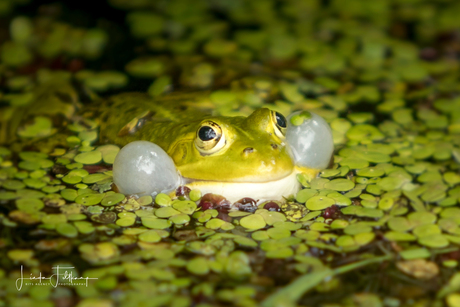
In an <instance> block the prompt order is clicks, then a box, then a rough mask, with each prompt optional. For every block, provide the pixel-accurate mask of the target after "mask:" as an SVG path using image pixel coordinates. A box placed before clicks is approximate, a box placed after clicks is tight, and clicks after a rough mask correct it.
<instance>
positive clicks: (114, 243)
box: [0, 0, 460, 307]
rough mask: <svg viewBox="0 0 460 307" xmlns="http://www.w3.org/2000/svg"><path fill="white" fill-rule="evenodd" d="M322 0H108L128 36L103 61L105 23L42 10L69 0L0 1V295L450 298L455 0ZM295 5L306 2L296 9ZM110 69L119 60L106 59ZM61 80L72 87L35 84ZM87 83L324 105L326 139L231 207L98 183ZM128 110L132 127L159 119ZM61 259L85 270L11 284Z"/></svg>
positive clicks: (108, 148)
mask: <svg viewBox="0 0 460 307" xmlns="http://www.w3.org/2000/svg"><path fill="white" fill-rule="evenodd" d="M326 2H327V3H321V4H320V5H318V3H315V1H313V2H312V3H307V4H305V3H300V2H299V3H298V2H296V1H286V2H283V3H277V4H276V5H274V4H273V3H272V1H266V2H264V3H259V2H257V3H249V2H247V3H246V2H244V1H236V2H235V3H232V4H228V5H227V4H222V3H219V4H216V3H213V4H212V5H211V4H210V3H208V2H207V1H199V2H196V1H195V2H193V3H189V1H187V0H180V1H176V0H174V1H172V2H171V3H169V2H168V3H166V4H162V5H158V4H152V3H150V4H148V5H145V3H143V2H142V1H140V2H139V1H138V2H136V1H134V2H133V1H131V2H127V1H119V0H117V1H109V4H110V6H114V7H116V8H117V9H119V10H118V11H117V12H118V13H119V14H120V16H122V15H123V14H124V13H123V11H127V12H126V25H125V26H123V25H122V22H121V23H117V31H115V32H117V33H120V35H121V36H120V37H123V36H126V37H127V36H129V35H130V33H131V35H133V36H134V37H136V50H135V52H132V51H133V49H132V48H133V47H132V44H130V43H126V44H124V45H125V46H124V48H127V49H129V48H131V49H132V50H131V51H129V52H124V50H121V49H123V48H121V46H120V48H118V47H116V48H111V49H110V50H119V49H120V52H119V56H118V55H117V59H118V58H119V59H118V60H117V63H118V61H119V62H120V63H118V64H116V65H115V66H116V67H110V64H107V63H109V62H110V61H112V60H110V59H111V58H112V57H111V56H109V55H108V54H107V55H104V56H106V57H105V58H104V59H102V61H100V60H99V59H97V58H98V56H100V55H101V54H102V51H103V50H104V47H105V46H106V45H107V44H108V43H110V44H109V45H108V46H111V47H113V46H115V45H116V40H117V39H119V37H118V36H117V35H118V34H113V33H112V32H110V31H112V30H109V29H110V24H111V21H108V20H105V19H104V18H102V19H101V22H100V23H98V25H101V26H103V28H104V29H105V30H102V28H93V29H85V28H76V27H75V26H74V25H71V24H70V23H68V22H69V21H72V20H76V18H63V17H62V16H61V17H56V16H59V14H68V13H65V12H66V11H70V12H74V13H75V14H79V13H78V12H77V11H78V10H73V9H70V10H67V8H71V4H70V3H69V4H65V5H64V8H66V9H65V10H54V11H53V8H55V7H54V6H53V5H51V6H47V10H51V11H53V12H55V13H53V17H49V16H48V17H49V18H48V17H47V18H48V19H47V22H46V23H43V22H41V21H40V20H41V19H40V18H43V17H17V16H15V14H16V13H15V5H17V3H14V1H6V2H5V3H7V4H6V5H4V6H2V8H0V14H1V15H2V16H7V19H5V20H12V22H11V24H10V31H9V33H10V36H9V37H7V36H5V41H4V42H3V46H2V54H1V58H2V60H3V62H4V64H5V67H4V70H5V71H4V74H3V75H4V81H5V82H3V85H2V88H1V89H0V91H1V94H0V96H1V97H0V98H1V100H2V101H1V102H2V103H1V108H2V109H1V111H0V113H1V114H2V116H0V129H1V130H0V131H1V133H0V142H1V144H2V145H3V144H6V145H5V146H1V147H0V202H1V204H0V205H1V206H2V211H1V212H2V213H1V214H0V223H1V224H2V236H1V237H0V246H1V247H2V249H3V251H4V254H5V257H4V261H3V266H2V268H1V269H0V276H2V281H1V285H2V289H4V291H3V294H4V295H3V297H2V298H1V299H0V301H1V303H2V304H3V305H6V306H10V305H11V306H20V305H21V306H22V305H34V306H35V305H37V306H38V305H40V306H41V305H43V306H51V305H52V304H53V303H52V302H61V301H62V299H63V298H64V301H66V302H70V304H74V305H75V304H77V305H78V306H112V305H120V306H131V305H133V304H134V305H136V304H137V305H139V304H145V302H148V304H150V305H152V306H189V305H197V306H208V305H209V306H211V305H212V306H218V305H222V304H224V305H235V306H259V305H261V306H275V305H276V306H277V305H280V304H285V305H295V304H298V305H305V306H314V305H321V304H322V305H324V304H330V305H334V306H336V305H337V306H355V305H356V306H383V305H385V306H402V305H404V304H412V305H414V306H415V305H417V306H418V305H427V306H428V305H429V306H442V305H443V304H446V305H447V306H449V307H454V306H459V305H460V303H459V301H460V298H459V296H458V294H457V292H458V291H459V289H460V287H459V282H458V280H459V277H458V273H457V271H458V263H459V262H458V260H459V259H458V253H459V248H458V245H459V244H460V231H459V225H460V209H459V208H458V206H459V202H460V187H459V184H460V175H459V162H460V149H459V146H460V139H459V132H460V129H459V127H460V126H459V120H458V119H459V118H460V117H459V115H460V114H459V112H458V110H459V107H460V100H459V99H458V97H457V96H458V82H457V79H458V78H457V77H458V76H457V75H458V73H457V72H456V69H457V68H458V67H457V66H458V63H457V62H458V60H457V59H455V56H452V52H453V53H455V50H454V49H455V48H454V47H455V45H456V40H457V38H456V36H455V35H454V34H455V31H456V29H457V28H458V26H459V25H458V22H457V21H456V20H457V19H456V18H455V17H453V16H457V15H458V13H459V11H458V6H457V5H454V3H453V2H452V3H447V2H446V3H437V2H430V3H419V2H420V1H418V2H417V1H415V2H414V1H412V2H410V3H409V2H408V3H404V5H402V4H401V3H399V2H398V1H383V2H379V3H377V2H376V3H373V2H372V3H371V2H369V1H367V2H366V3H364V2H365V1H362V0H356V1H353V3H350V5H348V6H343V5H339V4H338V3H336V2H329V1H326ZM368 2H369V3H368ZM103 5H107V4H103ZM110 10H112V8H111V7H109V6H107V7H106V10H105V11H108V12H109V11H110ZM303 11H308V12H309V16H310V17H311V18H300V19H299V18H298V16H297V15H298V12H303ZM62 12H64V13H62ZM184 12H187V13H184ZM433 12H434V13H433ZM118 13H117V14H118ZM8 14H9V15H8ZM32 14H33V13H32V12H31V15H32ZM41 14H42V13H41ZM55 15H56V16H55ZM369 16H374V17H373V18H369ZM10 17H11V18H10ZM85 18H86V16H85ZM60 19H62V20H60ZM45 24H46V26H44V25H45ZM287 29H289V30H287ZM106 31H108V32H107V33H106ZM5 33H6V32H5ZM109 33H110V35H109ZM5 35H7V34H5ZM62 37H65V38H66V39H65V41H66V43H65V44H62V41H63V40H62ZM120 39H121V38H120ZM112 40H113V41H112ZM114 43H115V44H114ZM452 46H454V47H452ZM452 48H454V49H452ZM110 50H107V52H112V51H110ZM452 50H453V51H452ZM104 54H105V53H104ZM124 54H126V56H125V55H124ZM133 55H139V57H137V58H131V56H133ZM43 58H46V61H43V60H42V59H43ZM86 59H91V62H88V63H86ZM51 63H52V64H51ZM49 65H51V66H52V67H51V66H50V67H48V66H49ZM120 65H121V66H120ZM118 66H119V67H118ZM83 67H91V69H94V70H89V69H82V68H83ZM50 68H52V69H50ZM123 68H124V69H125V71H126V72H127V73H128V75H129V76H128V75H127V74H125V73H124V72H122V71H116V70H106V69H123ZM133 77H134V78H133ZM136 78H146V79H145V81H143V82H144V83H143V82H140V81H139V80H137V79H136ZM71 79H72V80H74V81H75V83H78V82H79V83H80V85H79V86H77V88H76V89H67V88H66V85H65V84H66V83H64V82H63V83H59V84H60V88H59V89H60V91H59V92H58V93H57V94H55V93H54V92H52V93H51V94H50V93H48V92H47V90H41V89H42V87H41V86H44V85H46V84H47V82H50V81H51V82H54V83H56V84H57V83H58V81H64V80H71ZM74 81H72V82H74ZM61 84H62V86H61ZM133 84H136V86H134V87H133ZM148 86H150V87H149V88H147V87H148ZM88 89H89V90H88ZM91 89H92V90H94V91H97V92H98V94H99V95H100V96H101V98H102V99H104V98H105V97H106V96H107V95H108V94H109V93H110V92H112V91H117V92H118V91H131V90H133V89H134V90H136V91H144V92H145V91H148V93H149V95H151V96H152V97H155V99H170V98H169V97H174V95H181V94H179V93H181V91H182V89H185V90H186V91H190V92H192V91H195V92H196V91H197V90H205V91H207V92H204V91H203V96H202V97H201V98H195V96H193V98H192V99H190V100H189V99H188V98H187V99H185V100H187V101H186V103H184V104H178V106H180V107H185V108H189V109H205V110H207V111H208V112H209V114H213V115H230V116H234V115H239V116H240V115H244V116H247V115H249V114H251V113H252V111H253V110H255V109H256V108H259V107H268V108H270V109H272V110H274V111H277V112H281V113H283V114H284V115H289V113H291V112H293V111H294V110H295V111H297V110H303V112H300V113H299V114H298V115H296V116H292V117H291V118H290V122H291V124H292V125H301V124H302V123H303V122H304V121H305V120H306V119H308V118H309V117H310V116H311V114H312V113H310V110H311V111H312V112H314V113H315V114H319V115H321V116H322V117H323V118H325V119H326V120H327V121H328V123H329V124H330V126H331V128H332V131H333V140H334V144H335V149H336V151H335V156H334V158H333V160H332V161H331V163H330V167H329V168H328V169H326V170H322V171H321V172H320V174H319V177H317V178H310V177H309V175H308V174H306V173H304V174H298V176H297V177H298V179H299V182H300V184H301V185H302V187H303V189H301V190H300V191H299V192H298V193H297V194H296V195H293V196H292V197H289V195H285V196H286V199H285V200H284V201H280V202H273V203H271V204H270V206H267V207H266V208H267V209H269V210H267V209H264V208H265V205H266V203H268V202H270V200H267V201H268V202H263V201H260V202H259V203H257V205H256V206H255V207H253V208H251V209H250V210H249V209H247V208H244V207H243V206H241V207H237V206H235V205H233V206H230V205H231V204H229V207H226V206H225V207H221V206H219V205H216V204H214V203H212V202H210V203H205V202H203V203H200V200H201V197H202V195H201V192H200V191H198V190H191V191H190V193H183V195H182V194H181V196H180V197H179V198H176V197H174V198H173V199H171V197H172V196H173V193H172V194H170V195H167V194H161V193H160V194H158V195H156V196H155V197H152V196H143V197H140V198H137V197H135V196H128V197H127V196H125V195H123V194H120V193H117V191H116V187H115V186H114V185H113V184H112V171H111V168H112V164H113V162H114V159H115V156H116V155H117V153H118V152H119V150H120V147H119V146H117V145H114V144H105V140H104V139H103V138H101V137H100V135H99V133H98V131H99V125H103V124H104V122H103V118H93V117H97V116H98V114H97V113H98V112H95V113H94V112H93V111H91V110H90V109H91V108H92V104H93V103H97V101H98V99H99V98H97V97H96V95H94V94H93V93H92V92H91V91H90V90H91ZM172 90H173V91H174V92H175V94H174V93H173V95H172V96H168V95H169V94H168V92H170V91H172ZM67 92H68V93H69V94H67ZM40 97H44V98H43V101H45V100H46V101H56V102H55V104H54V107H55V109H56V114H57V115H56V116H55V115H52V114H51V113H50V112H48V111H49V110H45V109H46V107H42V109H40V108H34V107H32V108H31V107H30V106H31V105H32V104H34V102H35V100H36V99H40ZM188 97H190V96H188ZM197 97H198V96H197ZM179 100H182V99H181V98H179V99H175V98H174V99H171V100H170V101H171V103H176V101H179ZM35 105H39V104H34V106H35ZM42 105H45V106H46V105H47V104H45V103H42ZM87 107H88V108H87ZM17 109H21V110H22V111H21V112H22V113H21V112H19V111H18V112H17V111H16V110H17ZM145 114H148V115H145ZM177 114H180V112H177ZM133 117H135V118H136V121H135V123H134V124H132V125H133V127H134V126H136V127H137V125H143V124H145V123H148V122H149V121H152V120H158V121H166V120H170V118H169V117H170V115H168V114H160V113H158V114H151V113H149V112H147V113H144V114H142V116H140V115H139V114H135V115H133ZM10 120H11V121H10ZM179 120H180V118H179ZM5 123H6V125H5ZM10 123H12V126H11V127H12V128H13V129H9V127H10V126H8V125H9V124H10ZM16 124H17V125H19V126H17V127H16ZM5 127H8V129H5ZM133 129H134V128H133ZM10 130H11V131H10ZM248 197H251V195H248ZM238 209H239V210H238ZM243 210H246V211H243ZM382 255H383V256H382ZM61 262H63V264H64V263H65V264H66V265H69V266H74V267H75V268H76V270H75V272H73V273H74V274H75V276H78V275H81V276H87V277H94V278H98V280H89V281H88V283H89V284H88V287H86V286H77V285H74V286H72V289H71V290H70V287H68V286H59V287H57V288H52V287H48V288H46V287H43V286H41V287H35V286H27V287H28V288H27V289H24V290H22V291H21V294H19V296H18V291H17V289H14V286H13V284H15V280H16V278H17V276H19V274H20V271H19V270H20V269H19V268H20V266H19V265H23V269H24V274H26V275H29V274H38V272H39V271H42V270H43V273H44V274H45V272H46V274H47V273H49V272H52V270H53V269H52V267H53V266H55V265H56V264H58V263H61ZM383 262H387V263H383ZM367 266H372V268H369V269H367ZM358 268H360V271H359V274H357V273H356V272H352V271H354V270H356V269H358ZM377 275H378V276H380V277H382V278H377V279H376V278H374V279H373V283H372V285H371V287H367V288H366V287H364V286H363V284H366V285H368V283H367V282H366V280H367V279H369V277H372V276H377ZM382 280H385V281H387V282H382ZM345 284H346V285H347V287H343V285H345ZM345 288H346V291H343V290H342V289H345ZM427 289H429V290H428V291H427ZM307 292H308V294H307ZM389 293H391V296H389ZM279 297H282V299H281V300H279V301H278V299H279Z"/></svg>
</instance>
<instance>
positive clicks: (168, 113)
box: [97, 92, 320, 202]
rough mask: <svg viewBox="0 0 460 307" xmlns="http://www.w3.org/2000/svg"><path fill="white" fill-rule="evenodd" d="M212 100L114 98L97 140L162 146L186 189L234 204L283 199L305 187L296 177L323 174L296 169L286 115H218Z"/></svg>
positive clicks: (262, 111)
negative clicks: (245, 201)
mask: <svg viewBox="0 0 460 307" xmlns="http://www.w3.org/2000/svg"><path fill="white" fill-rule="evenodd" d="M207 97H209V93H207V92H204V93H194V94H181V93H176V94H169V95H167V96H164V97H162V98H160V99H159V98H157V99H153V98H151V97H150V96H148V95H147V94H142V93H124V94H119V95H117V96H113V97H111V98H109V99H108V100H107V101H106V102H104V103H103V104H102V107H100V108H98V110H99V111H100V113H99V114H98V116H97V118H99V121H100V122H99V125H100V138H101V140H102V141H103V142H104V143H106V142H109V143H114V144H118V145H120V146H124V145H127V144H129V143H130V142H133V141H137V140H144V141H149V142H152V143H154V144H157V145H158V146H160V147H161V148H162V149H163V150H164V151H165V152H166V153H167V154H168V156H170V157H171V158H172V160H173V162H174V165H175V166H176V168H177V171H178V172H179V174H180V177H181V184H182V185H185V186H187V187H189V188H190V189H197V190H199V191H200V192H201V193H202V194H203V195H204V194H207V193H212V194H217V195H223V196H224V197H226V198H227V199H228V200H229V201H231V202H237V201H238V200H239V199H242V198H244V197H251V198H254V199H256V200H259V201H261V200H267V199H271V200H283V199H285V197H288V196H290V195H293V194H295V193H296V192H297V191H299V190H300V188H301V184H300V183H299V181H298V180H297V174H299V173H301V172H302V173H306V174H308V175H309V176H310V177H314V176H316V174H317V173H318V172H319V171H320V170H319V169H313V168H307V167H304V166H300V165H296V164H295V161H294V159H293V153H292V150H291V148H290V146H289V144H288V143H287V142H286V130H287V126H288V122H287V119H286V117H285V116H284V115H283V114H281V113H279V112H277V111H274V110H271V109H269V108H258V109H256V110H254V111H253V112H252V114H250V115H249V116H246V117H245V116H231V117H228V116H219V115H216V114H213V108H212V105H211V104H210V103H209V101H207Z"/></svg>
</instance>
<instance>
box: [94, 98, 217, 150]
mask: <svg viewBox="0 0 460 307" xmlns="http://www.w3.org/2000/svg"><path fill="white" fill-rule="evenodd" d="M208 97H209V93H207V92H202V93H173V94H169V95H166V96H162V97H157V98H152V97H150V96H148V95H147V94H143V93H123V94H119V95H115V96H112V97H110V98H109V99H107V100H106V101H105V102H103V103H102V104H101V105H100V106H97V107H92V108H89V109H90V110H92V111H91V112H89V115H90V116H91V117H97V118H99V121H100V142H102V143H107V142H110V143H115V144H118V145H126V144H127V143H129V142H132V141H135V140H148V141H151V142H154V143H157V144H158V145H160V146H161V147H164V146H162V145H163V144H162V143H164V142H169V141H170V140H172V139H176V138H177V137H179V136H180V135H181V134H182V133H183V131H181V129H180V127H181V126H186V125H188V124H189V123H191V122H196V121H201V120H202V119H204V118H206V117H209V116H211V115H212V104H211V103H210V101H209V99H208Z"/></svg>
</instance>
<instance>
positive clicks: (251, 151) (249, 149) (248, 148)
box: [243, 147, 254, 154]
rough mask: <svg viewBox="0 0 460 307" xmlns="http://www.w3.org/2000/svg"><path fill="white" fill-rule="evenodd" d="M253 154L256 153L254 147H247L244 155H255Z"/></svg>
mask: <svg viewBox="0 0 460 307" xmlns="http://www.w3.org/2000/svg"><path fill="white" fill-rule="evenodd" d="M253 152H254V148H252V147H246V148H245V149H244V150H243V153H245V154H250V153H253Z"/></svg>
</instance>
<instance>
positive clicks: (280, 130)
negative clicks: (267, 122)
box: [272, 111, 287, 139]
mask: <svg viewBox="0 0 460 307" xmlns="http://www.w3.org/2000/svg"><path fill="white" fill-rule="evenodd" d="M272 121H273V123H274V124H275V134H276V136H277V137H279V138H281V139H283V138H284V136H285V134H286V128H287V121H286V117H284V116H283V114H281V113H278V112H275V111H272Z"/></svg>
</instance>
